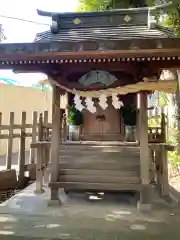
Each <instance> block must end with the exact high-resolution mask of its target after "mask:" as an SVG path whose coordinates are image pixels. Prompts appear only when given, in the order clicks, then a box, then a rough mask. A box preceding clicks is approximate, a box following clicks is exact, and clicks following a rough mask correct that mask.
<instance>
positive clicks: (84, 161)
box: [49, 142, 151, 191]
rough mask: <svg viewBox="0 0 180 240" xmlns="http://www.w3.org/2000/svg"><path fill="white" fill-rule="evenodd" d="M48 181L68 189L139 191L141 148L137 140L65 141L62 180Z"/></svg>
mask: <svg viewBox="0 0 180 240" xmlns="http://www.w3.org/2000/svg"><path fill="white" fill-rule="evenodd" d="M150 158H151V156H150ZM150 161H151V159H150ZM49 185H50V187H55V186H56V187H62V188H65V189H66V190H68V189H79V190H97V191H98V190H103V191H111V190H112V191H121V190H122V191H140V189H141V181H140V149H139V147H138V146H136V144H135V143H134V144H129V145H128V144H126V145H125V144H123V143H121V144H120V143H119V142H114V144H112V142H111V144H110V143H108V142H106V143H104V144H102V142H101V144H98V142H85V143H84V144H80V143H79V144H78V143H76V144H68V145H66V144H63V145H61V149H60V163H59V181H58V182H56V183H50V184H49Z"/></svg>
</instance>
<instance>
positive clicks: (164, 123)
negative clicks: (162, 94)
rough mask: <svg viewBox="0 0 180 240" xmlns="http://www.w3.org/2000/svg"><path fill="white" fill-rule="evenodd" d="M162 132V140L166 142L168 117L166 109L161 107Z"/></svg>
mask: <svg viewBox="0 0 180 240" xmlns="http://www.w3.org/2000/svg"><path fill="white" fill-rule="evenodd" d="M161 134H162V140H163V143H165V142H166V119H165V113H164V109H163V108H162V109H161Z"/></svg>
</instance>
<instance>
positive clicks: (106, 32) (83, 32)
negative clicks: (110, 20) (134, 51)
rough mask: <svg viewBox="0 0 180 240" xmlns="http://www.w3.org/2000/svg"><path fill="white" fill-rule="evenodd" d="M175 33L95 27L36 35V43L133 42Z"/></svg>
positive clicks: (118, 27)
mask: <svg viewBox="0 0 180 240" xmlns="http://www.w3.org/2000/svg"><path fill="white" fill-rule="evenodd" d="M171 37H174V35H173V32H172V31H170V30H169V29H166V28H163V27H160V26H157V27H156V28H148V26H147V25H145V26H135V25H130V26H128V27H127V26H116V27H93V28H74V29H61V30H60V31H59V32H58V33H56V34H53V33H52V32H51V31H50V30H49V31H45V32H42V33H38V34H37V35H36V38H35V41H36V42H39V41H41V42H44V41H45V42H47V41H61V42H66V41H68V42H78V41H90V40H94V41H96V40H97V41H99V40H131V39H153V38H171Z"/></svg>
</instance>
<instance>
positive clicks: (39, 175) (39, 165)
mask: <svg viewBox="0 0 180 240" xmlns="http://www.w3.org/2000/svg"><path fill="white" fill-rule="evenodd" d="M42 138H43V115H42V113H41V114H40V116H39V123H38V141H39V142H41V141H42ZM42 192H43V146H42V145H41V144H39V145H38V147H37V162H36V190H35V193H42Z"/></svg>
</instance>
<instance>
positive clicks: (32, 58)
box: [0, 8, 180, 69]
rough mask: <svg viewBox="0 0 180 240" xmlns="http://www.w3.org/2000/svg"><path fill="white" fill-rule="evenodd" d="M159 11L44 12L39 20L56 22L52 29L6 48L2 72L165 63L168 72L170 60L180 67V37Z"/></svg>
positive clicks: (1, 47) (0, 57)
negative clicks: (156, 14) (40, 67)
mask: <svg viewBox="0 0 180 240" xmlns="http://www.w3.org/2000/svg"><path fill="white" fill-rule="evenodd" d="M153 11H154V10H153ZM153 11H152V9H149V8H136V9H121V10H113V11H105V12H98V13H49V12H43V11H40V10H38V14H39V15H41V16H48V17H51V18H52V25H51V27H50V30H48V31H45V32H42V33H38V34H37V35H36V38H35V41H34V42H32V43H11V44H3V43H1V44H0V68H13V69H16V68H18V67H19V65H21V66H22V67H25V65H33V67H32V68H35V65H36V64H37V65H39V64H43V66H45V64H47V65H49V64H62V63H77V62H79V63H85V62H106V61H112V62H114V61H123V62H126V61H128V62H129V61H133V62H134V61H138V62H139V61H161V60H162V66H163V67H165V66H167V60H168V62H169V63H171V64H172V65H173V66H175V65H176V66H177V64H178V66H179V61H180V38H179V37H176V36H175V35H174V34H173V31H171V30H170V29H168V28H165V27H162V26H159V25H158V24H157V23H156V20H155V17H154V13H153ZM177 61H178V62H177ZM169 63H168V64H169ZM163 64H165V65H163Z"/></svg>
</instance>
